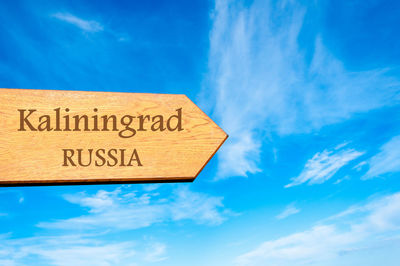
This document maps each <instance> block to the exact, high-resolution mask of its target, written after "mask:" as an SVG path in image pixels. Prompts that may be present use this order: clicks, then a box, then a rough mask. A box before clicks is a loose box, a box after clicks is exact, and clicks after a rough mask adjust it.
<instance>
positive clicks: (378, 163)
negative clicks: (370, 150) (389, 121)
mask: <svg viewBox="0 0 400 266" xmlns="http://www.w3.org/2000/svg"><path fill="white" fill-rule="evenodd" d="M399 171H400V136H396V137H393V138H392V139H391V140H390V141H388V142H387V143H385V144H384V145H383V146H382V147H381V151H380V152H379V153H378V154H376V155H375V156H373V157H372V158H371V159H370V160H369V170H368V172H367V173H366V174H365V175H364V176H363V179H369V178H373V177H376V176H380V175H383V174H387V173H394V172H399Z"/></svg>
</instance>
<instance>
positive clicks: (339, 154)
mask: <svg viewBox="0 0 400 266" xmlns="http://www.w3.org/2000/svg"><path fill="white" fill-rule="evenodd" d="M362 154H363V152H359V151H356V150H354V149H342V150H336V149H335V150H324V151H323V152H318V153H316V154H315V155H314V156H313V157H312V158H311V159H309V160H308V161H307V163H306V165H305V167H304V169H303V171H302V172H301V173H300V175H299V176H297V177H295V178H292V182H291V183H289V184H287V185H286V186H285V187H286V188H289V187H293V186H297V185H300V184H303V183H306V182H308V184H309V185H313V184H321V183H324V182H325V181H327V180H329V179H330V178H332V177H333V176H334V175H335V174H336V172H337V171H339V169H340V168H342V167H343V166H345V165H346V164H347V163H349V162H350V161H352V160H354V159H356V158H358V157H359V156H361V155H362Z"/></svg>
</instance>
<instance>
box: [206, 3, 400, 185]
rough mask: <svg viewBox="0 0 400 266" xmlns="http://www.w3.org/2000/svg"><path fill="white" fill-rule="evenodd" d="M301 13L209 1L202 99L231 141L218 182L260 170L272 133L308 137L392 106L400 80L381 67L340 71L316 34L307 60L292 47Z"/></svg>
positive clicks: (290, 7) (303, 9) (290, 6)
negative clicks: (361, 114)
mask: <svg viewBox="0 0 400 266" xmlns="http://www.w3.org/2000/svg"><path fill="white" fill-rule="evenodd" d="M309 4H310V5H311V4H312V3H311V2H310V3H309ZM311 9H312V8H311ZM307 12H311V11H310V9H309V8H308V7H307V6H306V5H301V4H299V3H298V2H294V1H284V2H282V3H275V2H273V1H261V0H256V1H253V2H252V3H251V4H249V5H245V4H242V2H235V1H223V0H217V1H216V3H215V8H214V12H213V13H212V23H213V24H212V25H213V26H212V31H211V34H210V45H211V47H210V53H209V73H208V76H207V82H206V86H205V88H204V89H203V91H202V94H201V95H202V97H203V99H204V100H203V102H204V103H203V106H204V107H207V106H208V107H209V109H210V110H213V112H214V116H215V118H216V119H217V120H219V123H220V124H221V126H222V128H224V130H226V131H227V132H228V134H229V135H230V139H229V140H228V141H227V143H226V144H225V145H224V146H223V147H222V149H221V150H220V152H219V154H218V159H219V165H218V173H217V179H223V178H228V177H230V176H247V175H248V174H253V173H256V172H259V171H261V170H262V168H261V167H260V165H259V161H260V153H261V150H262V147H263V145H265V142H267V141H264V140H266V139H268V138H266V136H269V135H270V134H272V133H275V134H278V135H287V134H293V133H304V132H311V131H315V130H318V129H320V128H321V127H322V126H324V125H329V124H333V123H337V122H341V121H344V120H346V119H348V118H350V117H351V116H352V115H353V114H355V113H359V112H366V111H369V110H372V109H376V108H380V107H382V106H385V105H392V104H395V103H398V102H399V95H398V92H399V88H400V86H399V81H398V80H397V79H396V78H393V77H391V76H390V74H389V73H388V71H387V69H372V70H368V71H358V72H354V71H349V70H347V69H346V67H345V66H344V64H343V63H342V62H341V61H340V60H339V59H337V58H335V57H334V56H333V55H332V54H331V53H330V52H329V51H328V50H327V48H326V47H325V45H324V40H323V39H322V38H321V36H320V35H318V34H317V35H316V36H315V37H314V39H313V40H312V41H311V43H312V44H311V45H309V46H308V47H307V48H308V49H310V50H311V51H312V53H311V54H312V57H311V60H309V59H307V57H306V55H305V53H304V49H303V48H302V47H301V46H300V43H299V39H300V34H301V32H302V30H303V29H304V28H305V27H307V25H305V24H304V18H305V14H306V13H307ZM210 102H211V103H212V104H211V106H210V104H209V103H210Z"/></svg>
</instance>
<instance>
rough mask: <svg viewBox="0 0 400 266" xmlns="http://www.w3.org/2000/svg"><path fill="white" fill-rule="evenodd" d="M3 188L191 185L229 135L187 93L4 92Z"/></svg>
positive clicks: (0, 102)
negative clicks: (118, 184)
mask: <svg viewBox="0 0 400 266" xmlns="http://www.w3.org/2000/svg"><path fill="white" fill-rule="evenodd" d="M0 108H1V109H0V185H3V186H4V185H34V184H85V183H125V182H129V183H131V182H176V181H193V180H194V179H195V178H196V177H197V175H198V174H199V173H200V171H201V170H202V169H203V167H204V166H205V165H206V164H207V162H208V161H209V160H210V159H211V157H212V156H213V155H214V154H215V152H216V151H217V150H218V148H219V147H220V146H221V145H222V143H223V142H224V141H225V140H226V138H227V134H226V133H225V132H224V131H223V130H222V129H221V128H219V127H218V126H217V125H216V124H215V123H214V122H213V121H212V120H211V119H210V118H209V117H208V116H207V115H205V114H204V113H203V112H202V111H201V110H200V109H199V108H198V107H197V106H196V105H195V104H194V103H193V102H191V101H190V100H189V98H187V97H186V96H185V95H170V94H147V93H111V92H77V91H50V90H19V89H0Z"/></svg>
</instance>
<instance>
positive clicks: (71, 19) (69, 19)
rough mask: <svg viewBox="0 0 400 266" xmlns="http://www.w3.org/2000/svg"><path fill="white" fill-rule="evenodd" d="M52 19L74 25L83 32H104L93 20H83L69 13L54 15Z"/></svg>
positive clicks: (99, 24) (100, 25) (98, 23)
mask: <svg viewBox="0 0 400 266" xmlns="http://www.w3.org/2000/svg"><path fill="white" fill-rule="evenodd" d="M52 17H54V18H56V19H58V20H60V21H63V22H66V23H68V24H71V25H74V26H75V27H78V28H79V29H81V30H83V31H85V32H100V31H103V30H104V27H103V25H102V24H101V23H100V22H97V21H94V20H85V19H82V18H80V17H77V16H75V15H72V14H70V13H61V12H59V13H55V14H52Z"/></svg>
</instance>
